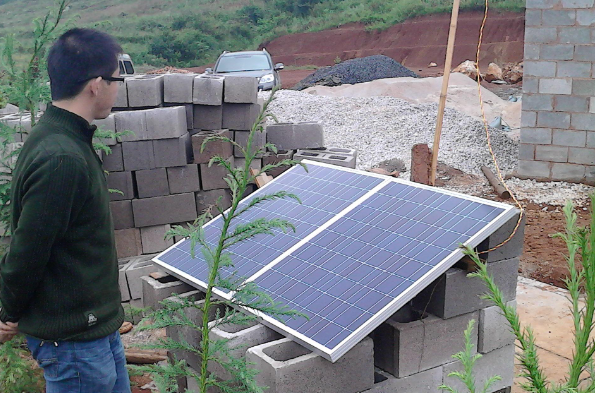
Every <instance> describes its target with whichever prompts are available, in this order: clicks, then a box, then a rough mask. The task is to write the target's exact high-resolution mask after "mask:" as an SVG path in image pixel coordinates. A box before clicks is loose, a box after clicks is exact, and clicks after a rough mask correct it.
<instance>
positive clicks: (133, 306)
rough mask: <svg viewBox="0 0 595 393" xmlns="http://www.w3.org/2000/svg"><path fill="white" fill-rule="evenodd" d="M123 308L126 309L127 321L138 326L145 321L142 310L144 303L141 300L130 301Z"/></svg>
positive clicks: (123, 304)
mask: <svg viewBox="0 0 595 393" xmlns="http://www.w3.org/2000/svg"><path fill="white" fill-rule="evenodd" d="M122 307H123V308H124V320H125V321H127V322H130V323H132V324H134V325H138V324H139V322H140V321H141V320H142V319H143V316H144V313H143V312H142V310H141V309H142V308H143V301H142V300H141V299H130V301H128V302H123V303H122Z"/></svg>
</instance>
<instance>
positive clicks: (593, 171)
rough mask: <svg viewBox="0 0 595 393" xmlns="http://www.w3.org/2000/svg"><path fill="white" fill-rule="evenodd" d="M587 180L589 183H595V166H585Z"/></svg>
mask: <svg viewBox="0 0 595 393" xmlns="http://www.w3.org/2000/svg"><path fill="white" fill-rule="evenodd" d="M585 182H586V183H587V184H589V185H592V186H593V185H595V166H587V167H585Z"/></svg>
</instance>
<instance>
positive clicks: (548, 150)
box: [535, 145, 568, 162]
mask: <svg viewBox="0 0 595 393" xmlns="http://www.w3.org/2000/svg"><path fill="white" fill-rule="evenodd" d="M535 159H536V160H537V161H551V162H568V147H567V146H554V145H548V146H536V147H535Z"/></svg>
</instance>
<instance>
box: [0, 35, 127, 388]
mask: <svg viewBox="0 0 595 393" xmlns="http://www.w3.org/2000/svg"><path fill="white" fill-rule="evenodd" d="M121 52H122V49H121V48H120V46H119V45H118V44H117V43H116V42H115V40H114V39H113V38H112V37H110V36H109V35H107V34H105V33H102V32H99V31H96V30H90V29H72V30H70V31H68V32H66V33H65V34H64V35H62V36H61V37H60V38H59V39H58V40H57V41H56V42H55V43H54V45H53V46H52V48H51V50H50V52H49V56H48V73H49V76H50V81H51V91H52V100H53V101H52V105H50V106H49V107H48V109H47V111H46V112H45V114H44V115H43V116H42V118H41V119H40V120H39V123H38V124H37V125H36V126H35V127H34V129H33V130H32V131H31V133H30V135H29V138H28V140H27V142H26V143H25V144H24V146H23V149H22V151H21V153H20V155H19V158H18V161H17V164H16V168H15V171H14V174H13V184H12V192H11V209H12V223H11V227H12V239H11V243H10V249H9V251H8V252H7V254H6V255H5V256H4V258H3V260H2V262H1V263H0V306H1V308H0V321H1V322H0V341H2V342H4V341H6V340H8V339H10V338H12V337H13V336H14V335H15V334H16V333H17V332H18V331H20V332H22V333H24V334H25V336H26V338H27V343H28V346H29V349H30V350H31V352H32V354H33V357H34V358H35V359H36V360H37V362H38V363H39V365H40V366H41V367H42V368H43V369H44V376H45V379H46V385H47V388H46V392H47V393H54V392H59V393H63V392H64V393H66V392H67V393H75V392H81V393H82V392H85V393H111V392H118V393H120V392H130V383H129V380H128V373H127V371H126V368H125V363H126V360H125V357H124V350H123V347H122V343H121V341H120V335H119V332H118V329H119V327H120V326H121V325H122V322H123V320H124V312H123V309H122V306H121V304H120V302H121V296H120V291H119V286H118V263H117V257H116V249H115V240H114V230H113V224H112V219H111V214H110V210H109V193H108V189H107V185H106V180H105V175H104V172H103V169H102V167H101V161H100V160H99V158H98V157H97V155H96V153H95V151H94V149H93V146H92V138H93V133H94V131H95V129H96V127H95V126H91V125H90V123H91V122H92V121H93V120H95V119H103V118H105V117H107V116H108V115H109V113H110V111H111V108H112V106H113V104H114V102H115V100H116V96H117V93H118V84H119V83H121V82H122V81H123V79H122V78H119V73H118V69H119V67H118V61H117V56H118V54H119V53H121Z"/></svg>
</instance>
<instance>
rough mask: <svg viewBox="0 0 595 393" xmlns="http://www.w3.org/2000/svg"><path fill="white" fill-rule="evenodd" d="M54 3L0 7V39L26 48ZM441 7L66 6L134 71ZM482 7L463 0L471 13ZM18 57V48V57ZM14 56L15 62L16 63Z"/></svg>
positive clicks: (265, 3) (200, 0) (237, 1)
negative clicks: (117, 46)
mask: <svg viewBox="0 0 595 393" xmlns="http://www.w3.org/2000/svg"><path fill="white" fill-rule="evenodd" d="M53 4H54V0H38V1H28V0H0V14H1V15H3V18H2V20H1V22H0V37H3V36H5V35H7V34H9V33H14V34H15V36H16V37H17V40H19V41H20V42H21V43H24V44H25V45H24V46H25V47H26V44H27V41H28V40H30V39H31V38H32V21H33V19H34V18H37V17H41V16H43V15H45V13H46V12H47V10H48V8H49V7H51V6H52V5H53ZM450 4H451V2H450V1H447V0H424V1H413V0H395V1H393V2H390V3H388V2H386V1H385V0H175V1H174V0H120V1H114V0H93V1H92V0H72V1H71V2H70V5H69V8H68V10H67V12H66V13H65V16H66V18H70V19H71V20H70V23H69V26H80V27H95V28H98V29H101V30H105V31H107V32H109V33H111V34H113V35H114V36H116V38H117V39H118V40H119V42H120V43H121V44H122V45H123V47H124V50H125V51H126V52H128V53H130V54H131V55H132V56H133V58H134V59H135V62H136V63H137V64H143V63H144V64H149V65H152V66H162V65H165V64H169V65H175V66H187V67H189V66H199V65H202V64H206V63H208V62H211V61H213V60H214V59H215V58H216V56H217V55H218V54H219V53H220V52H221V51H223V50H242V49H252V48H256V47H258V46H259V44H261V43H263V42H267V41H271V40H273V39H275V38H278V37H282V36H285V35H288V34H296V33H304V32H315V31H322V30H325V29H329V28H336V27H337V26H342V25H346V24H349V23H356V22H357V23H360V24H361V26H362V28H365V29H367V30H371V29H376V30H385V29H387V28H389V27H391V26H393V25H394V24H396V23H399V22H403V21H404V20H408V19H411V18H413V17H416V16H421V15H427V14H434V13H444V12H448V11H449V7H450ZM481 7H483V1H482V0H463V1H462V4H461V9H462V10H478V9H481ZM491 7H492V8H494V9H500V10H511V11H520V10H522V9H523V7H524V1H523V0H498V1H495V2H493V3H492V5H491ZM19 51H20V54H21V57H24V52H25V49H24V47H18V46H17V55H18V54H19ZM17 57H18V56H17Z"/></svg>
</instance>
